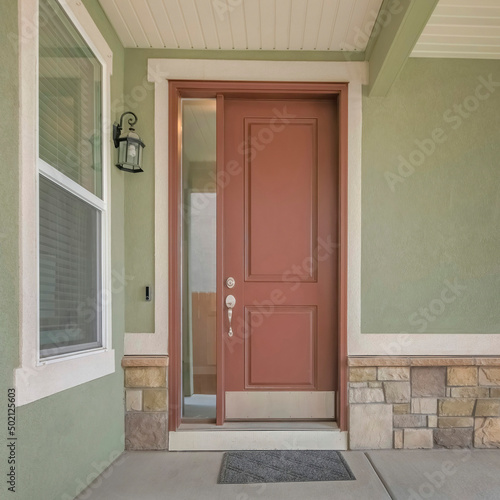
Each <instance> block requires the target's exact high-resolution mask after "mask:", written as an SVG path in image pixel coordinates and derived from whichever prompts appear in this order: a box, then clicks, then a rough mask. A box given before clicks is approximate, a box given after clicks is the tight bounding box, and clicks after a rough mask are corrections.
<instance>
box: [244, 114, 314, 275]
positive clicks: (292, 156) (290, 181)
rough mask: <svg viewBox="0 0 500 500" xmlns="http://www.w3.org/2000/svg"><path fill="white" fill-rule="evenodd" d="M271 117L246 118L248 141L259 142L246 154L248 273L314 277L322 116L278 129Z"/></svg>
mask: <svg viewBox="0 0 500 500" xmlns="http://www.w3.org/2000/svg"><path fill="white" fill-rule="evenodd" d="M270 121H271V120H270V119H267V120H262V119H260V120H257V119H248V118H246V119H245V137H244V141H245V144H255V146H254V147H253V148H252V149H251V150H250V152H248V153H247V155H246V158H245V160H246V162H245V163H246V164H245V173H246V178H245V190H246V193H245V233H246V240H245V242H246V248H245V255H246V257H247V258H246V276H245V278H246V281H273V282H280V281H283V280H285V279H288V280H297V281H315V280H316V267H317V266H316V265H315V260H314V246H315V242H316V240H317V219H318V217H317V208H318V203H317V167H318V163H317V158H316V151H317V146H316V144H317V120H315V119H311V120H300V119H293V121H291V123H290V124H288V126H286V127H284V128H283V129H282V130H281V129H279V131H278V132H277V133H273V131H272V129H271V128H270V127H271V125H270ZM255 138H257V141H258V140H259V139H260V141H261V144H258V142H257V141H255ZM262 141H265V142H262ZM257 144H258V145H257ZM291 144H297V145H299V144H300V146H299V147H290V145H291ZM257 148H259V149H257ZM269 165H272V166H273V168H272V169H270V168H269ZM302 262H312V263H313V264H312V265H306V266H296V264H297V263H302Z"/></svg>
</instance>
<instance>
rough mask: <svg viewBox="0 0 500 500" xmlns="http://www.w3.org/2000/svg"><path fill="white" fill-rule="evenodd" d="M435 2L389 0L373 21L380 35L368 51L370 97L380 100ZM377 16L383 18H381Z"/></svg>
mask: <svg viewBox="0 0 500 500" xmlns="http://www.w3.org/2000/svg"><path fill="white" fill-rule="evenodd" d="M437 3H438V0H391V1H389V2H386V3H384V6H385V11H384V12H383V11H382V9H381V11H380V13H379V16H378V17H377V21H380V26H382V29H381V30H380V34H379V35H378V38H377V40H376V41H375V42H374V45H373V48H371V47H370V57H369V62H370V84H369V87H368V95H369V96H370V97H372V96H373V97H377V96H378V97H384V96H386V95H387V93H388V92H389V89H390V88H391V86H392V84H393V83H394V81H395V80H396V77H397V76H398V74H399V73H400V71H401V69H402V68H403V66H404V65H405V63H406V61H407V60H408V57H410V54H411V52H412V50H413V47H415V44H416V43H417V41H418V39H419V37H420V35H421V33H422V31H423V30H424V28H425V26H426V24H427V21H428V20H429V18H430V17H431V14H432V13H433V12H434V9H435V7H436V5H437ZM381 16H385V17H382V18H381Z"/></svg>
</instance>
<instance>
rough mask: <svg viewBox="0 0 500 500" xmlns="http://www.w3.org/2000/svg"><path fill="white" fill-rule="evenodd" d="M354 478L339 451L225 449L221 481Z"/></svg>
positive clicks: (341, 479)
mask: <svg viewBox="0 0 500 500" xmlns="http://www.w3.org/2000/svg"><path fill="white" fill-rule="evenodd" d="M355 479H356V478H355V477H354V474H353V473H352V471H351V469H350V468H349V466H348V465H347V462H346V461H345V460H344V457H343V456H342V455H341V454H340V453H339V452H338V451H330V450H272V451H230V452H227V453H224V458H223V459H222V465H221V469H220V474H219V481H218V483H219V484H247V483H293V482H307V481H352V480H355Z"/></svg>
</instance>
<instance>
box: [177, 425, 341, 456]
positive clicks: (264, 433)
mask: <svg viewBox="0 0 500 500" xmlns="http://www.w3.org/2000/svg"><path fill="white" fill-rule="evenodd" d="M168 449H169V450H170V451H226V450H339V451H342V450H347V432H345V431H341V430H340V429H339V428H338V426H337V424H336V423H335V422H227V423H225V424H224V425H220V426H216V425H213V424H201V423H200V424H186V423H184V424H182V425H181V426H180V427H179V429H178V430H177V431H175V432H169V446H168Z"/></svg>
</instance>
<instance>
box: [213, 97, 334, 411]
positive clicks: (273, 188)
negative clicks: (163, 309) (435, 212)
mask: <svg viewBox="0 0 500 500" xmlns="http://www.w3.org/2000/svg"><path fill="white" fill-rule="evenodd" d="M223 139H224V147H223V152H224V158H223V167H222V168H223V169H224V172H225V175H224V179H225V188H224V189H223V200H222V202H221V203H222V208H223V216H222V217H223V227H222V232H220V233H219V238H221V239H222V240H221V245H222V252H220V253H219V255H220V258H219V262H218V266H221V269H222V275H223V277H224V280H226V279H227V278H230V277H231V278H233V279H234V282H235V284H234V287H232V288H230V287H228V286H227V285H226V284H224V287H223V294H222V295H221V297H220V299H219V300H220V303H219V307H221V308H222V309H223V310H224V321H223V325H222V329H223V331H222V332H219V333H220V335H222V343H223V346H224V347H223V350H224V356H223V359H224V364H223V377H224V384H223V386H224V391H225V394H224V403H225V405H224V406H225V415H224V416H223V418H224V419H225V420H242V419H249V420H258V419H279V420H283V419H300V420H303V419H333V418H334V417H335V408H334V401H335V397H334V391H335V390H336V387H337V380H336V379H337V372H338V366H337V333H338V332H337V325H338V299H337V296H338V289H337V283H338V245H337V242H338V234H339V227H338V206H339V200H338V193H339V189H338V182H339V181H338V176H339V172H338V158H339V154H338V110H337V101H336V100H332V99H330V100H327V99H262V98H255V99H249V98H244V99H243V98H226V99H225V102H224V138H223ZM219 168H221V167H220V166H219ZM229 295H232V296H233V297H234V299H235V304H234V307H233V308H232V309H231V312H232V319H231V328H232V336H231V335H230V332H229V328H230V325H229V318H228V313H229V308H228V307H227V305H226V298H227V297H228V296H229Z"/></svg>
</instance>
